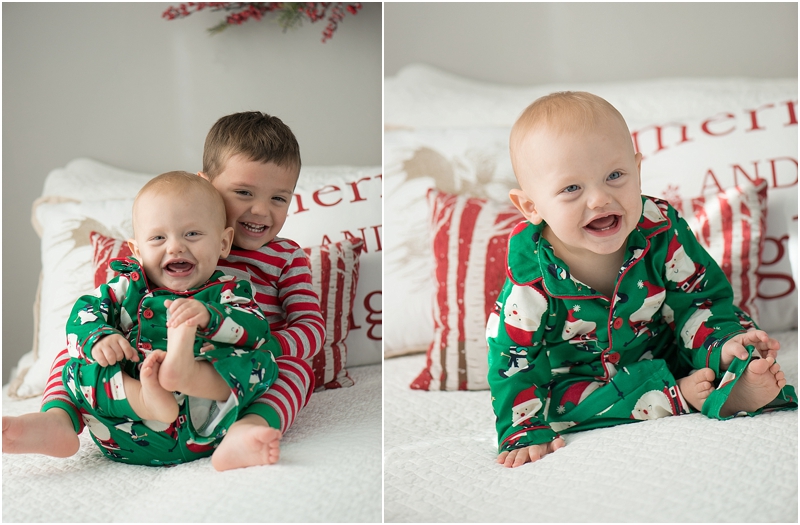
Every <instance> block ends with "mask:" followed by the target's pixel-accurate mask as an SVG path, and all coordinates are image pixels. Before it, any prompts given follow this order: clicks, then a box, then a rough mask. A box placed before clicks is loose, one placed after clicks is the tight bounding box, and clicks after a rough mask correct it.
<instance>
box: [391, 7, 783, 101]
mask: <svg viewBox="0 0 800 525" xmlns="http://www.w3.org/2000/svg"><path fill="white" fill-rule="evenodd" d="M384 9H385V15H384V17H385V23H384V24H385V25H384V39H385V48H384V54H385V55H384V60H385V62H384V69H385V74H386V76H391V75H394V74H395V73H397V71H398V70H399V69H400V68H402V67H403V66H404V65H406V64H409V63H412V62H425V63H428V64H430V65H433V66H437V67H439V68H441V69H444V70H446V71H449V72H451V73H456V74H459V75H463V76H466V77H469V78H472V79H475V80H484V81H489V82H499V83H506V84H517V85H526V84H527V85H529V84H544V83H555V82H560V81H571V82H604V81H624V80H636V79H652V78H661V77H671V76H682V77H703V76H705V77H708V76H710V77H720V76H747V77H762V78H764V77H797V3H795V2H791V3H764V2H756V3H694V2H686V3H600V2H598V3H570V2H563V3H425V4H420V3H387V4H386V5H385V7H384Z"/></svg>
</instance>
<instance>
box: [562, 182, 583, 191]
mask: <svg viewBox="0 0 800 525" xmlns="http://www.w3.org/2000/svg"><path fill="white" fill-rule="evenodd" d="M579 189H581V188H580V186H578V185H577V184H570V185H569V186H567V187H566V188H564V189H563V190H561V191H563V192H564V193H573V192H576V191H578V190H579Z"/></svg>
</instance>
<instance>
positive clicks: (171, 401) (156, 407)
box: [139, 350, 178, 423]
mask: <svg viewBox="0 0 800 525" xmlns="http://www.w3.org/2000/svg"><path fill="white" fill-rule="evenodd" d="M166 355H167V353H166V352H163V351H161V350H156V351H154V352H152V353H151V354H150V355H149V356H147V358H146V359H145V360H144V363H142V370H141V373H140V375H139V379H140V381H141V384H142V390H141V396H142V403H143V404H144V405H145V407H147V412H148V413H147V414H146V416H147V417H145V414H139V416H140V417H142V418H143V419H154V420H156V421H160V422H162V423H172V422H173V421H175V419H177V417H178V402H177V401H175V396H173V395H172V392H170V391H169V390H166V389H165V388H164V387H162V386H161V383H159V382H158V372H159V370H160V368H161V364H162V363H163V362H164V359H165V358H166Z"/></svg>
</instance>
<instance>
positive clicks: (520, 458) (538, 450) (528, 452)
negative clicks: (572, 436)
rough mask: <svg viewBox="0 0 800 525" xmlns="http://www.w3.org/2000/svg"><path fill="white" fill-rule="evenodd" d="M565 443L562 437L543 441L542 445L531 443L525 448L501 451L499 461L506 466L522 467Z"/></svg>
mask: <svg viewBox="0 0 800 525" xmlns="http://www.w3.org/2000/svg"><path fill="white" fill-rule="evenodd" d="M564 445H565V443H564V440H563V439H562V438H560V437H558V438H555V439H554V440H553V441H551V442H550V443H542V444H541V445H531V446H529V447H525V448H518V449H515V450H512V451H510V452H508V451H505V452H501V453H500V455H499V456H497V462H498V463H500V464H501V465H503V466H504V467H511V468H514V467H521V466H522V465H524V464H525V463H529V462H530V463H533V462H534V461H536V460H539V459H541V458H542V457H543V456H545V455H547V454H550V453H551V452H555V451H556V450H558V449H560V448H561V447H563V446H564Z"/></svg>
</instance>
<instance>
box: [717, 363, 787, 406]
mask: <svg viewBox="0 0 800 525" xmlns="http://www.w3.org/2000/svg"><path fill="white" fill-rule="evenodd" d="M784 386H786V378H785V377H784V374H783V371H782V370H781V366H780V365H779V364H778V363H776V362H775V359H774V358H773V357H767V358H765V359H753V360H752V361H750V363H748V365H747V368H746V369H745V371H744V373H743V374H742V377H740V378H739V380H738V381H737V382H736V384H735V385H733V388H732V389H731V393H730V394H729V395H728V399H727V400H726V401H725V404H724V405H722V408H721V409H720V412H719V415H720V416H722V417H728V416H732V415H734V414H737V413H738V412H754V411H756V410H758V409H759V408H761V407H763V406H764V405H766V404H767V403H769V402H770V401H772V400H773V399H775V397H776V396H777V395H778V393H779V392H780V391H781V389H782V388H783V387H784Z"/></svg>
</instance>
